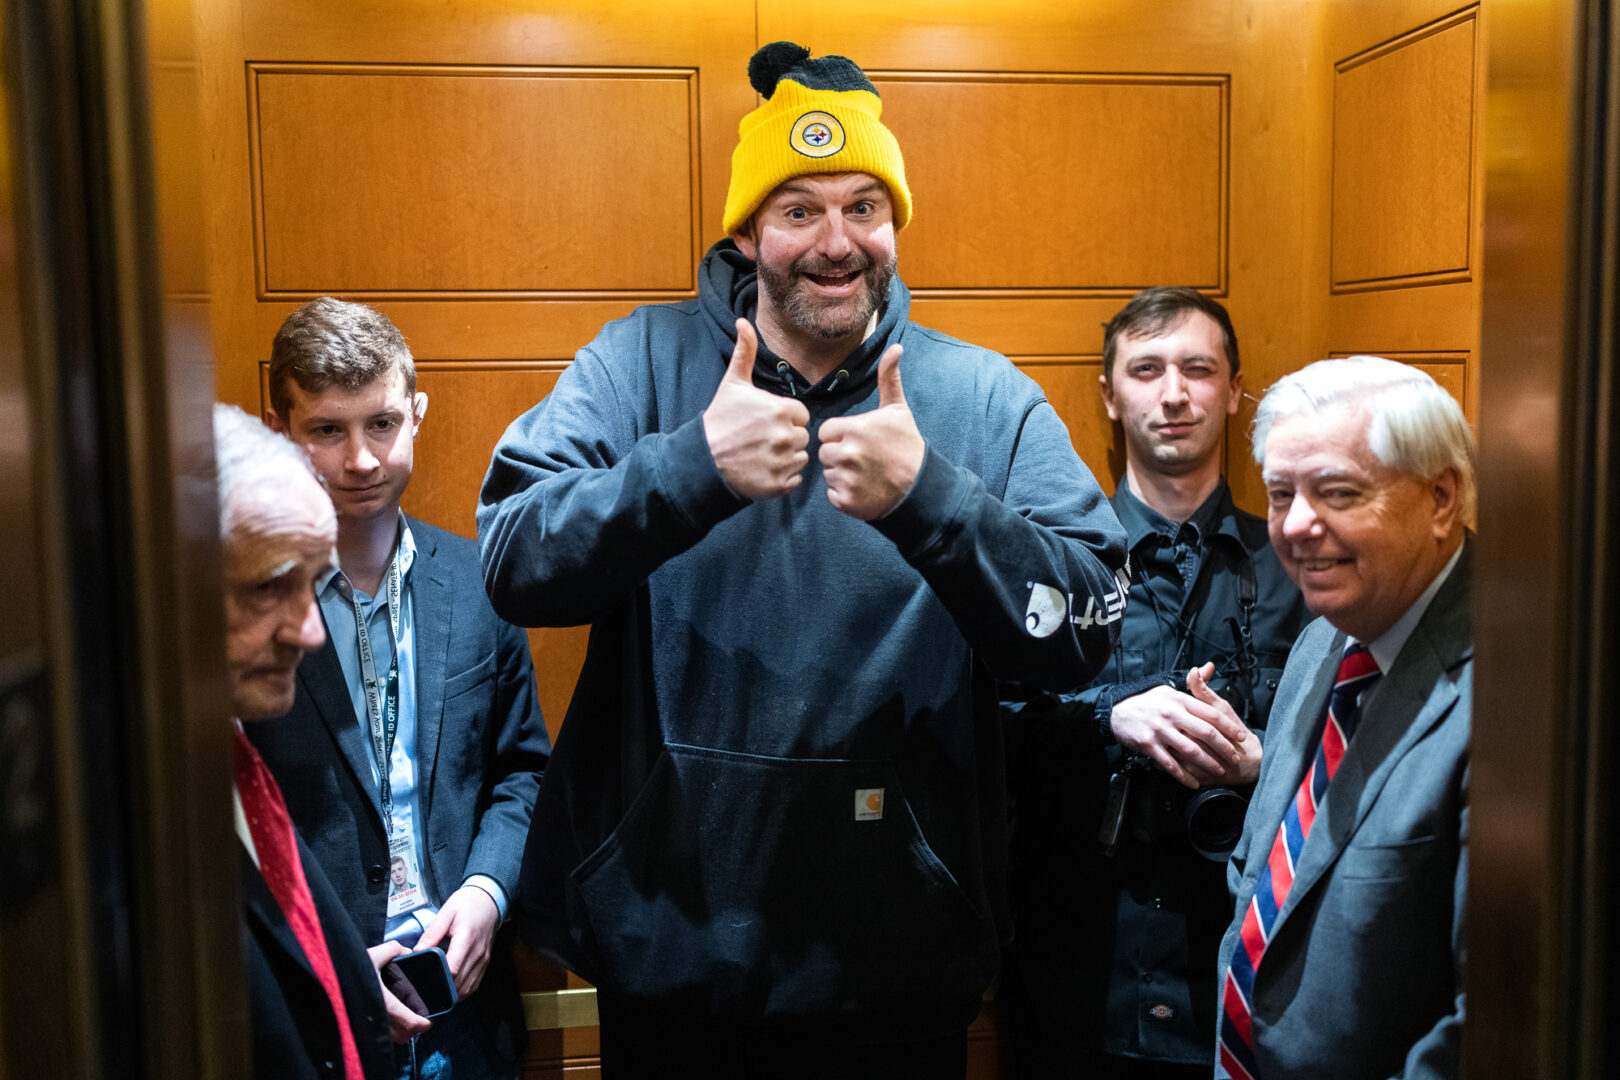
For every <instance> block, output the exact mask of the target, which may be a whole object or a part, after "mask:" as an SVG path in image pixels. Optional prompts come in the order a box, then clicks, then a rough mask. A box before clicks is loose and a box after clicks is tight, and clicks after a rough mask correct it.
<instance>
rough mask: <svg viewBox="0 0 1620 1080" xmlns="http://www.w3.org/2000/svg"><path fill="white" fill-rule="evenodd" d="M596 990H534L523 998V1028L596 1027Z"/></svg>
mask: <svg viewBox="0 0 1620 1080" xmlns="http://www.w3.org/2000/svg"><path fill="white" fill-rule="evenodd" d="M599 1023H601V1021H600V1020H599V1019H597V1015H596V990H595V989H594V988H592V987H585V988H583V989H577V990H533V991H529V992H528V993H525V994H524V995H523V1025H524V1026H525V1027H527V1028H528V1029H529V1030H530V1031H557V1030H560V1029H562V1028H579V1027H595V1026H597V1024H599Z"/></svg>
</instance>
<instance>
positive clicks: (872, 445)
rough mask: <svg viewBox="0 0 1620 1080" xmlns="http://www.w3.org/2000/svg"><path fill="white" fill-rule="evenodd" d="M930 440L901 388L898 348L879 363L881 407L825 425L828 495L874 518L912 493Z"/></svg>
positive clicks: (854, 511) (849, 510) (864, 516)
mask: <svg viewBox="0 0 1620 1080" xmlns="http://www.w3.org/2000/svg"><path fill="white" fill-rule="evenodd" d="M926 449H927V444H926V443H925V442H924V441H923V437H922V432H920V431H918V430H917V422H916V420H914V419H913V418H912V415H911V409H910V408H909V407H908V406H907V405H906V393H905V390H904V389H902V388H901V386H900V346H898V345H890V346H889V347H888V349H886V350H885V351H884V353H883V359H881V360H879V361H878V407H877V408H876V409H873V410H872V411H871V412H866V413H861V414H859V415H857V416H840V417H835V418H834V419H832V420H827V421H824V422H823V423H822V425H821V451H820V458H821V467H822V471H823V472H824V473H825V474H826V477H827V498H828V500H829V501H831V503H832V504H833V505H834V506H835V507H837V508H838V509H839V510H842V511H843V512H844V513H846V514H848V515H849V516H850V517H853V518H859V519H860V520H862V521H875V520H877V519H878V518H880V517H882V516H883V515H885V514H887V513H888V512H889V511H891V510H893V509H894V508H895V507H897V506H899V505H900V503H901V502H902V501H904V499H905V497H906V496H907V495H909V494H910V493H911V486H912V485H913V484H915V483H916V482H917V474H918V473H919V472H921V471H922V463H923V452H924V451H925V450H926Z"/></svg>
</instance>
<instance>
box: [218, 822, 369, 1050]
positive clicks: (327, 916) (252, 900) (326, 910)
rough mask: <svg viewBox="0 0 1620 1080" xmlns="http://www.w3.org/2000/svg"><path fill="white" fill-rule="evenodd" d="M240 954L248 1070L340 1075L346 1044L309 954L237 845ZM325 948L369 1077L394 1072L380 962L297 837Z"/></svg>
mask: <svg viewBox="0 0 1620 1080" xmlns="http://www.w3.org/2000/svg"><path fill="white" fill-rule="evenodd" d="M238 848H239V850H240V852H241V854H240V859H241V868H242V960H243V965H242V966H243V974H244V976H245V978H246V981H247V990H248V1010H249V1015H250V1018H251V1027H252V1031H253V1042H252V1047H253V1053H252V1057H253V1075H254V1076H255V1077H258V1078H262V1080H315V1078H316V1077H339V1078H341V1077H342V1076H343V1044H342V1042H341V1040H340V1036H339V1035H338V1027H337V1024H336V1022H335V1021H334V1018H333V1016H332V1009H331V1007H330V1005H329V1004H328V1000H327V997H326V990H325V989H324V988H323V987H322V986H321V983H320V980H319V979H317V978H316V977H315V969H314V968H312V967H310V964H309V957H308V956H307V955H305V953H304V949H303V946H301V945H299V943H298V938H297V937H296V936H295V935H294V934H293V931H292V927H291V926H289V925H288V923H287V916H286V915H285V914H284V913H283V912H282V910H281V905H279V904H277V903H276V898H275V895H274V894H272V893H271V892H270V887H269V886H268V885H266V884H265V883H264V878H263V876H261V875H260V873H259V868H258V867H257V866H255V865H254V864H253V859H252V857H251V856H249V855H248V853H247V849H245V848H241V847H240V845H238ZM298 858H299V860H300V861H301V862H302V863H303V866H304V878H305V880H306V881H308V883H309V892H310V896H311V898H313V899H314V901H315V912H316V914H317V915H319V916H320V921H321V932H322V933H323V934H324V935H325V937H326V949H327V952H328V953H330V954H331V956H332V967H333V969H334V970H335V971H336V972H337V978H338V988H339V989H340V990H342V992H343V1004H344V1007H345V1009H346V1010H347V1012H348V1016H347V1017H346V1020H347V1022H348V1024H349V1029H350V1031H352V1032H353V1034H354V1042H355V1047H356V1049H358V1050H359V1051H360V1065H361V1067H362V1068H363V1069H364V1071H365V1074H366V1077H367V1080H383V1078H385V1077H387V1078H391V1077H393V1076H394V1075H395V1073H394V1067H393V1066H394V1054H393V1049H392V1043H390V1042H389V1039H388V1020H387V1017H386V1015H385V1014H384V1012H383V1001H382V990H381V988H380V987H379V985H378V982H377V969H376V968H374V967H372V965H371V959H370V958H369V957H368V956H367V955H366V947H365V944H364V943H363V942H362V941H361V940H360V935H359V934H358V933H357V932H356V931H355V929H354V923H353V922H351V921H350V920H349V917H348V915H347V914H345V913H344V911H343V907H342V905H341V904H339V903H338V899H337V895H336V894H335V893H334V892H333V891H332V886H331V884H330V883H328V882H327V880H326V875H325V874H323V873H321V868H320V867H319V866H318V865H317V864H316V862H315V860H314V859H313V858H312V857H311V856H310V852H309V848H308V847H306V846H305V845H304V841H303V840H302V839H299V841H298Z"/></svg>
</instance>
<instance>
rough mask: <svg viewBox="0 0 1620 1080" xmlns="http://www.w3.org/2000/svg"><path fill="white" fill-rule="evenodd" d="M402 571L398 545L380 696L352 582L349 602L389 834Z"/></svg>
mask: <svg viewBox="0 0 1620 1080" xmlns="http://www.w3.org/2000/svg"><path fill="white" fill-rule="evenodd" d="M401 578H402V575H401V573H400V569H399V548H398V547H397V546H396V547H395V548H394V560H393V562H391V563H389V565H388V629H389V632H390V633H391V634H392V635H393V642H394V659H393V661H392V662H390V663H389V665H388V682H387V685H386V686H384V687H383V690H382V693H381V695H380V696H379V694H378V689H377V660H376V656H375V655H374V654H373V653H372V651H371V634H370V633H369V632H368V631H367V629H366V615H365V612H364V611H362V610H361V608H360V598H359V596H358V595H357V594H356V593H355V591H354V588H353V586H352V584H351V586H350V588H349V602H350V603H351V604H353V605H354V626H355V631H356V634H357V635H358V637H359V639H360V677H361V681H362V682H363V683H364V684H365V688H366V714H367V718H368V719H369V720H370V721H371V748H372V750H373V752H374V753H375V754H376V756H377V787H378V790H379V793H380V794H381V796H382V812H383V820H384V821H385V822H386V823H387V824H388V830H389V832H390V834H392V832H393V828H394V792H393V786H392V785H391V784H390V783H389V781H388V772H389V766H390V764H391V763H392V760H393V756H394V732H395V730H396V729H397V728H398V727H399V620H400V595H401V593H402V591H403V588H402V585H401Z"/></svg>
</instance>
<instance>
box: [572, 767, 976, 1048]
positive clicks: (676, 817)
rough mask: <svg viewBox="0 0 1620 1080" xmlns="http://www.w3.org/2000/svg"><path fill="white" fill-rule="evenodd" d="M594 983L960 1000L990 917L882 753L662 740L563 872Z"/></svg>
mask: <svg viewBox="0 0 1620 1080" xmlns="http://www.w3.org/2000/svg"><path fill="white" fill-rule="evenodd" d="M573 877H574V882H575V884H576V885H577V886H578V888H579V890H580V895H581V897H582V899H583V900H584V903H585V908H586V911H587V913H588V916H589V919H590V930H591V932H592V936H593V937H594V938H595V944H596V947H597V949H598V951H599V954H600V955H601V957H602V959H603V961H604V964H605V970H604V972H603V976H604V977H603V978H602V980H601V981H602V983H603V985H604V986H605V987H606V988H609V989H611V990H615V991H617V992H619V993H622V994H627V995H630V996H632V997H636V998H640V999H644V1000H660V1001H664V1002H666V1003H668V1004H669V1005H671V1006H673V1007H677V1008H683V1009H689V1010H693V1011H700V1012H703V1013H707V1014H710V1015H717V1016H731V1017H737V1018H755V1017H792V1016H831V1015H837V1014H840V1013H849V1012H866V1011H873V1010H891V1009H892V1010H901V1009H904V1010H917V1009H927V1008H930V1007H934V1008H959V1007H960V1006H961V1005H962V1003H963V1002H964V1001H966V1002H970V1003H971V1002H972V1001H973V1000H976V998H977V995H978V994H979V993H980V991H981V990H982V989H983V987H984V985H985V983H986V982H988V980H989V978H990V976H991V974H992V973H993V972H994V969H995V963H996V938H995V932H994V929H993V927H992V926H991V925H990V923H989V921H988V919H986V918H985V917H983V916H981V915H980V914H979V913H978V912H977V911H976V910H975V909H974V908H973V906H972V904H971V903H970V902H969V901H968V899H967V896H966V895H965V894H964V893H963V892H962V889H961V888H960V887H959V886H958V885H957V883H956V880H955V878H953V877H952V876H951V873H950V871H949V870H948V869H947V868H946V867H945V865H944V864H943V863H941V862H940V860H939V858H938V857H937V856H936V855H935V854H934V852H933V851H932V850H931V849H930V848H929V847H928V844H927V842H926V841H925V840H924V839H923V837H922V834H921V832H920V831H919V829H918V827H917V822H916V819H915V817H914V816H913V815H912V812H911V808H910V806H909V805H908V804H907V803H906V800H905V796H904V793H903V792H902V791H901V789H900V780H899V775H898V774H897V773H896V771H895V769H894V767H893V765H892V764H891V763H889V762H886V761H842V760H826V759H812V760H803V759H792V758H774V757H759V756H754V755H749V754H736V753H729V752H726V751H720V750H709V749H704V748H700V747H691V746H680V745H669V746H666V747H665V748H664V750H663V752H662V753H661V754H660V755H659V758H658V761H657V763H656V764H655V765H654V767H653V770H652V773H651V775H650V776H649V777H648V780H647V783H646V785H645V786H644V787H643V789H642V791H641V793H640V794H639V795H638V796H637V797H636V800H635V802H634V803H633V804H632V805H631V807H630V810H629V812H628V813H626V815H625V817H624V820H623V821H622V822H620V824H619V827H618V829H617V830H615V831H614V833H613V835H612V836H611V837H609V838H608V840H607V841H606V842H605V843H604V844H603V845H602V846H601V847H600V848H598V849H597V850H596V851H594V852H592V853H591V855H590V856H589V857H588V858H587V859H586V860H585V862H583V863H581V864H580V866H579V867H578V868H577V869H576V870H575V871H574V875H573Z"/></svg>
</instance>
